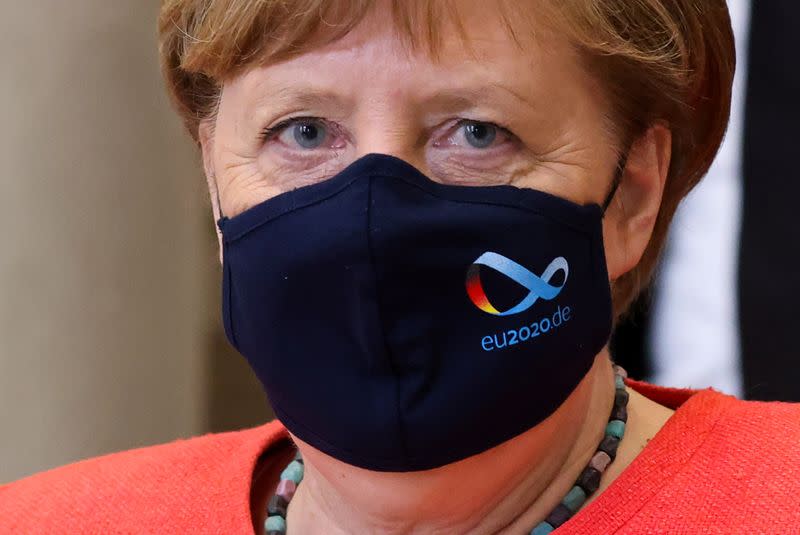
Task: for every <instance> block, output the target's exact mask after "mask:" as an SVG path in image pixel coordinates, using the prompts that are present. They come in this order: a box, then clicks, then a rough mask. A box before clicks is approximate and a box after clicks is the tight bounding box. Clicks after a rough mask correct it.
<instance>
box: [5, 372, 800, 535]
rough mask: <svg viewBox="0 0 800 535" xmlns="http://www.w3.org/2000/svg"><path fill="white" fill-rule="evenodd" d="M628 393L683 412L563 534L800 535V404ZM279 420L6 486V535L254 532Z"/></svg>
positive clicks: (645, 388)
mask: <svg viewBox="0 0 800 535" xmlns="http://www.w3.org/2000/svg"><path fill="white" fill-rule="evenodd" d="M629 385H630V386H632V387H634V388H635V389H636V390H638V391H639V392H641V393H642V394H644V395H646V396H647V397H649V398H651V399H653V400H655V401H657V402H659V403H661V404H663V405H666V406H668V407H672V408H675V409H677V410H676V412H675V414H674V416H673V417H672V418H670V420H669V421H668V422H667V423H666V425H665V426H664V427H663V428H662V429H661V431H660V432H659V433H658V434H657V435H656V436H655V437H654V438H653V439H652V440H651V441H650V443H649V444H648V445H647V446H646V447H645V449H644V450H643V451H642V453H641V454H640V455H639V456H638V457H637V458H636V459H635V460H634V461H633V463H631V465H630V466H629V467H628V468H627V469H626V470H625V471H624V472H623V473H622V474H621V475H620V476H619V477H618V478H617V479H616V480H615V481H614V482H613V483H612V484H611V485H610V486H609V487H608V489H606V490H605V491H604V492H603V493H602V494H601V495H599V496H598V497H597V498H596V499H595V500H594V501H593V502H592V503H590V504H589V505H587V506H586V507H585V508H584V509H582V510H581V511H580V512H579V513H578V514H577V515H576V516H575V517H573V518H572V519H571V520H570V521H569V522H568V523H567V524H565V525H564V526H562V527H561V528H560V529H558V530H557V533H563V534H606V533H620V534H622V533H624V534H631V535H634V534H635V535H647V534H661V533H663V534H680V533H691V534H711V533H718V534H725V535H730V534H738V533H742V534H744V533H747V534H752V533H770V534H791V533H797V534H800V404H788V403H757V402H744V401H739V400H736V399H734V398H732V397H729V396H725V395H723V394H720V393H718V392H715V391H713V390H703V391H700V392H692V391H688V390H673V389H664V388H657V387H654V386H651V385H646V384H644V383H637V382H629ZM286 439H287V433H286V430H285V429H284V428H283V427H282V426H281V424H280V423H278V422H272V423H270V424H267V425H264V426H261V427H257V428H254V429H249V430H246V431H239V432H235V433H224V434H218V435H206V436H204V437H200V438H195V439H191V440H183V441H178V442H173V443H171V444H166V445H163V446H156V447H151V448H143V449H139V450H133V451H127V452H122V453H116V454H112V455H107V456H105V457H100V458H96V459H90V460H87V461H83V462H79V463H76V464H73V465H69V466H65V467H62V468H57V469H55V470H51V471H48V472H44V473H41V474H37V475H35V476H32V477H29V478H27V479H23V480H20V481H17V482H15V483H11V484H8V485H5V486H2V487H0V534H3V535H5V534H7V533H13V534H17V533H19V534H24V535H35V534H40V533H41V534H45V533H47V534H61V533H64V534H81V533H92V534H104V535H105V534H118V533H169V534H182V533H192V534H199V533H218V534H239V533H244V534H248V535H252V534H253V526H252V521H251V514H250V482H251V479H252V473H253V468H254V466H255V464H256V460H257V459H258V457H259V456H260V455H261V454H262V453H263V452H264V451H265V450H267V449H268V448H270V447H271V446H277V445H278V443H280V442H281V441H283V440H286Z"/></svg>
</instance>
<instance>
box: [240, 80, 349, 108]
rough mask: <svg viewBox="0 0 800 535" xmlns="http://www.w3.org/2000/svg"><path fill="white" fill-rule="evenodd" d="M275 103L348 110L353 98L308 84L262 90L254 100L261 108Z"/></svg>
mask: <svg viewBox="0 0 800 535" xmlns="http://www.w3.org/2000/svg"><path fill="white" fill-rule="evenodd" d="M275 104H289V105H291V106H292V107H303V108H306V107H307V108H336V109H346V110H350V109H352V108H353V105H354V103H353V99H352V98H350V97H347V96H345V95H341V94H338V93H335V92H333V91H328V90H325V89H320V88H314V87H309V86H301V87H287V86H282V87H278V88H277V89H273V90H271V91H263V92H261V94H260V95H259V97H258V99H257V100H256V105H257V106H258V107H259V108H261V107H263V106H266V105H269V106H274V105H275Z"/></svg>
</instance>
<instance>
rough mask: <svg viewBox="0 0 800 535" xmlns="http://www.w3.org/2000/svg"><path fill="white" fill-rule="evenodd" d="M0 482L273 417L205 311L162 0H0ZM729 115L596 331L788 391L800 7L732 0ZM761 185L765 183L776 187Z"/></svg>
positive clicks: (762, 394)
mask: <svg viewBox="0 0 800 535" xmlns="http://www.w3.org/2000/svg"><path fill="white" fill-rule="evenodd" d="M0 5H1V6H2V13H3V15H2V17H0V73H2V74H1V75H2V77H3V78H2V79H3V83H2V84H0V118H1V119H2V125H0V187H1V188H2V190H1V191H2V193H3V201H4V202H3V203H2V209H0V228H2V230H3V232H2V252H0V483H2V482H6V481H10V480H13V479H16V478H19V477H23V476H25V475H28V474H31V473H33V472H36V471H39V470H43V469H47V468H51V467H54V466H57V465H61V464H64V463H67V462H71V461H75V460H78V459H82V458H86V457H90V456H95V455H99V454H102V453H106V452H111V451H117V450H122V449H127V448H132V447H137V446H144V445H150V444H155V443H160V442H165V441H169V440H173V439H176V438H180V437H189V436H194V435H198V434H202V433H205V432H210V431H221V430H227V429H238V428H242V427H246V426H252V425H256V424H258V423H261V422H264V421H266V420H268V419H269V418H270V417H271V414H270V413H269V410H268V409H267V404H266V402H265V398H264V395H263V394H262V392H261V389H260V387H259V386H258V385H257V383H256V381H255V379H254V378H253V377H252V375H251V374H250V372H249V369H248V368H247V366H246V364H245V362H244V359H242V358H241V357H239V356H238V355H236V354H235V353H234V352H233V351H232V350H231V349H230V348H229V346H228V344H227V342H226V341H225V338H224V334H223V332H222V328H221V325H220V321H219V312H218V310H219V303H218V295H219V293H220V292H219V263H218V256H217V254H218V253H217V249H216V237H215V234H214V227H213V221H212V218H211V216H210V208H209V202H208V199H207V193H206V189H205V183H204V179H203V175H202V172H201V169H200V166H199V157H198V153H197V150H196V148H195V147H194V146H193V145H192V143H191V142H190V140H189V138H188V136H187V135H185V134H184V132H183V131H182V129H181V126H180V125H179V123H178V121H177V118H176V116H175V114H174V113H173V112H172V111H171V110H170V109H169V104H168V102H167V98H166V96H165V93H164V90H163V89H162V83H161V79H160V74H159V69H158V64H157V50H156V29H155V24H156V23H155V21H156V16H157V13H158V7H159V1H158V0H116V1H115V2H107V1H104V0H70V1H69V2H63V1H57V0H36V1H33V2H12V1H10V0H0ZM729 5H730V8H731V13H732V16H733V24H734V28H735V31H736V34H737V40H738V43H739V58H738V60H739V65H740V69H739V71H738V72H737V80H736V87H735V96H734V112H733V117H732V121H731V128H730V130H729V133H728V136H727V138H726V142H725V145H724V147H723V149H722V151H721V152H720V156H719V158H718V160H717V162H716V163H715V165H714V168H713V169H712V171H711V173H710V174H709V176H708V178H707V179H706V180H705V181H704V182H703V183H702V185H701V186H700V187H699V188H698V189H697V190H696V191H695V192H693V193H692V194H691V196H690V197H689V199H688V200H687V202H686V203H684V205H683V206H682V208H681V209H680V211H679V213H678V215H677V216H676V220H675V224H674V225H673V232H672V234H671V237H670V240H669V243H668V246H667V249H666V251H665V255H664V261H663V263H662V266H661V267H660V269H659V272H658V277H657V278H656V280H655V282H654V284H653V287H652V288H651V290H650V291H648V292H647V293H646V294H645V295H644V296H643V297H642V299H640V300H639V302H638V303H637V305H636V307H635V311H634V313H633V314H632V315H631V316H630V317H629V318H627V319H626V321H625V322H623V323H622V325H621V326H620V329H619V330H618V332H617V334H616V335H615V338H614V340H613V342H612V351H613V353H614V356H615V358H616V359H617V360H618V361H619V362H621V363H622V364H623V365H625V366H626V367H628V368H629V371H630V372H631V375H632V376H634V377H637V378H643V379H648V380H651V381H654V382H657V383H662V384H668V385H672V386H683V387H694V388H703V387H706V386H714V387H716V388H718V389H721V390H723V391H726V392H729V393H732V394H735V395H738V396H740V397H747V398H753V399H785V400H799V399H800V366H799V365H798V359H797V355H798V352H797V350H796V349H795V344H794V338H795V336H794V335H795V333H796V332H797V331H798V327H800V320H798V314H797V312H796V310H797V307H796V302H797V301H798V299H799V298H800V269H799V268H798V260H800V218H798V217H797V215H796V210H795V208H794V206H793V204H794V203H795V202H796V201H795V199H797V198H798V197H800V172H798V170H797V167H796V165H795V164H794V162H793V160H792V156H793V155H794V153H795V152H796V150H797V149H796V146H797V144H798V142H799V141H800V136H799V135H798V134H797V132H796V129H797V125H798V124H800V104H798V103H799V102H800V100H798V98H797V95H798V94H800V79H799V76H800V74H798V73H800V70H798V69H797V68H796V65H795V64H794V62H795V61H796V53H797V52H799V51H800V37H798V36H800V33H798V32H796V30H795V28H797V27H798V25H800V3H797V2H795V1H794V0H770V1H769V2H766V1H764V2H759V3H757V4H756V3H755V2H754V3H753V4H752V5H751V3H750V2H749V1H748V0H730V1H729ZM776 192H777V194H776Z"/></svg>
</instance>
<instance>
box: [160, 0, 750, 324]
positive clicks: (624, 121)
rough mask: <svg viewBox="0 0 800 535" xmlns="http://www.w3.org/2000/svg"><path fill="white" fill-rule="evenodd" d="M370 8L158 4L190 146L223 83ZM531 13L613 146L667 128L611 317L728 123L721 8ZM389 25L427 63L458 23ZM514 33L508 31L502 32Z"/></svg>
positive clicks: (614, 0)
mask: <svg viewBox="0 0 800 535" xmlns="http://www.w3.org/2000/svg"><path fill="white" fill-rule="evenodd" d="M376 3H377V2H376V0H164V1H163V3H162V7H161V15H160V19H159V42H160V54H161V62H162V69H163V73H164V77H165V79H166V83H167V87H168V90H169V92H170V94H171V96H172V99H173V102H174V103H175V105H176V107H177V109H178V112H179V113H180V115H181V117H182V119H183V121H184V123H185V125H186V127H187V129H188V130H189V133H190V134H191V135H192V137H193V138H194V139H195V141H197V139H198V129H199V125H200V122H201V121H202V120H204V119H206V118H208V117H212V116H213V114H214V112H215V109H216V104H217V101H218V98H219V95H220V91H221V87H222V83H223V81H224V80H226V79H229V78H230V77H233V76H235V75H237V74H239V73H241V72H243V71H245V70H247V69H248V68H251V67H254V66H256V65H263V64H265V63H268V62H270V61H277V60H280V59H286V58H289V57H292V56H295V55H298V54H301V53H303V52H305V51H308V50H309V49H311V48H313V47H316V46H319V45H320V44H323V43H326V42H331V41H334V40H336V39H338V38H340V37H342V36H343V35H345V34H346V33H347V32H349V31H350V30H351V29H352V28H353V27H355V25H356V24H358V22H359V21H361V19H362V18H363V17H364V16H365V15H366V14H367V13H368V12H369V10H370V9H372V8H373V7H374V4H376ZM520 4H521V3H518V2H514V1H508V0H506V1H503V0H498V2H497V4H496V6H497V9H499V10H500V13H501V15H502V16H503V17H504V18H505V19H506V20H507V21H510V20H511V19H512V18H513V17H512V16H511V13H512V11H513V10H519V9H528V10H533V9H536V10H537V11H536V13H535V14H536V15H537V16H538V15H539V14H542V16H544V15H545V14H546V15H547V20H548V21H549V22H550V23H551V24H554V25H556V26H557V27H556V29H557V30H559V31H562V32H564V33H566V35H567V37H568V38H569V39H570V40H571V41H572V42H573V43H574V45H575V47H577V49H578V50H579V51H580V52H581V57H582V58H583V60H584V63H585V65H586V68H587V69H588V70H589V72H590V73H592V74H593V75H594V76H595V77H596V78H597V79H598V80H599V81H600V82H601V84H602V85H603V86H604V87H605V90H606V91H607V94H608V97H609V99H608V100H609V102H610V103H611V108H612V109H611V110H610V115H611V121H610V123H611V124H613V125H614V130H615V134H616V135H617V137H618V139H619V142H620V145H624V144H626V143H629V142H630V141H632V140H633V139H635V138H636V137H637V136H638V135H641V134H642V133H643V132H644V131H645V130H646V128H647V127H648V126H650V125H652V124H654V123H656V122H659V121H663V122H664V123H666V124H667V125H669V128H670V130H671V131H672V140H673V149H672V162H671V166H670V170H669V175H668V178H667V182H666V186H665V190H664V197H663V200H662V204H661V209H660V212H659V215H658V218H657V220H656V223H655V230H654V232H653V236H652V238H651V240H650V243H649V244H648V246H647V248H646V250H645V252H644V255H643V256H642V259H641V260H640V262H639V264H638V265H637V266H636V267H635V268H634V269H632V270H631V271H630V272H628V273H626V274H625V275H623V276H621V277H620V278H619V279H618V280H616V281H614V284H613V300H614V309H615V316H619V315H620V314H621V313H622V312H624V311H625V310H626V309H627V308H628V307H629V305H630V303H631V302H632V301H633V299H634V298H635V297H636V296H637V295H638V293H639V292H640V291H641V289H642V288H643V287H644V286H645V285H646V284H647V283H648V281H649V279H650V276H651V274H652V272H653V269H654V267H655V265H656V262H657V259H658V255H659V253H660V251H661V248H662V246H663V244H664V241H665V239H666V234H667V228H668V226H669V223H670V221H671V220H672V216H673V215H674V213H675V210H676V208H677V206H678V203H679V202H680V201H681V199H683V197H684V196H685V195H686V194H687V193H688V192H689V191H690V190H691V189H692V188H693V187H694V186H695V185H696V184H697V182H698V181H699V180H700V179H701V178H702V176H703V175H704V174H705V173H706V172H707V171H708V168H709V166H710V165H711V162H712V160H713V158H714V156H715V154H716V152H717V149H718V148H719V145H720V143H721V142H722V138H723V135H724V132H725V128H726V126H727V122H728V115H729V112H730V98H731V85H732V82H733V73H734V68H735V52H734V42H733V33H732V30H731V25H730V19H729V16H728V10H727V6H726V3H725V0H702V2H698V1H697V0H558V1H556V0H539V1H538V2H529V3H528V2H526V3H525V4H524V7H523V6H521V5H520ZM392 6H393V14H394V22H395V24H396V26H397V28H398V29H399V30H400V31H401V34H402V35H404V36H405V37H408V38H409V41H410V42H411V43H412V44H414V43H417V42H424V43H426V44H427V45H428V46H429V49H430V52H431V53H432V54H434V55H435V53H436V49H437V46H438V42H437V36H438V35H439V33H440V32H438V29H439V27H440V26H439V25H440V24H441V21H442V20H445V17H450V20H456V21H457V13H456V9H455V2H453V0H392ZM508 26H509V29H510V30H511V31H512V33H513V31H514V30H513V25H512V24H511V23H510V22H509V24H508Z"/></svg>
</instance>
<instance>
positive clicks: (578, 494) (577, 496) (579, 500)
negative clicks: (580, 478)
mask: <svg viewBox="0 0 800 535" xmlns="http://www.w3.org/2000/svg"><path fill="white" fill-rule="evenodd" d="M561 503H563V504H564V505H565V506H566V508H567V509H569V510H570V511H572V512H573V513H577V512H578V509H580V508H581V507H582V506H583V504H584V503H586V492H585V491H584V490H583V489H582V488H580V487H579V486H577V485H575V486H574V487H572V490H570V491H569V492H568V493H567V495H566V496H564V499H563V500H561Z"/></svg>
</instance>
